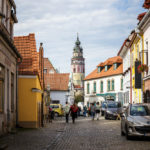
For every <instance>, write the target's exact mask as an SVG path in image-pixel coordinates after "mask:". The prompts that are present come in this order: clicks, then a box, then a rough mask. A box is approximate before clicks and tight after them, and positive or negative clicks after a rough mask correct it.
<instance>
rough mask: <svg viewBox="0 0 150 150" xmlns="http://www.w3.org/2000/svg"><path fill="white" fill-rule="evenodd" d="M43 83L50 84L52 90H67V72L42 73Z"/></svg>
mask: <svg viewBox="0 0 150 150" xmlns="http://www.w3.org/2000/svg"><path fill="white" fill-rule="evenodd" d="M44 79H45V80H44V81H45V85H46V87H47V85H50V90H52V91H67V90H68V84H69V73H54V74H46V75H44Z"/></svg>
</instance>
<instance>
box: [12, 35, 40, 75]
mask: <svg viewBox="0 0 150 150" xmlns="http://www.w3.org/2000/svg"><path fill="white" fill-rule="evenodd" d="M14 44H15V46H16V47H17V50H18V51H19V53H20V54H21V56H22V63H21V64H20V65H19V74H22V75H25V74H27V75H34V74H36V75H37V74H38V72H39V57H38V55H39V54H38V52H37V49H36V41H35V35H34V34H29V36H18V37H14Z"/></svg>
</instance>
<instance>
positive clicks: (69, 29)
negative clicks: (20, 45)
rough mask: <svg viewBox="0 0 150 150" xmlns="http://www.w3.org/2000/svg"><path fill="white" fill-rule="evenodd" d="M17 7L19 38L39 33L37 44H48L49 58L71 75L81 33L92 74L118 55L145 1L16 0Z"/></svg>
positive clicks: (17, 32)
mask: <svg viewBox="0 0 150 150" xmlns="http://www.w3.org/2000/svg"><path fill="white" fill-rule="evenodd" d="M16 5H17V8H18V13H17V16H18V18H19V23H18V24H17V25H16V28H15V35H27V34H28V33H33V32H34V33H36V39H37V44H38V45H39V43H40V42H43V43H44V48H45V56H46V57H49V58H50V60H51V62H52V63H53V65H54V66H55V67H56V68H60V70H61V71H62V72H70V63H71V62H70V59H71V57H72V52H73V47H74V42H75V40H76V33H77V32H79V36H80V39H81V43H82V46H83V49H84V56H85V58H86V69H87V72H86V73H89V72H91V71H92V70H93V69H94V68H95V67H96V65H97V64H98V63H99V62H101V61H104V60H105V59H107V58H108V57H112V56H114V55H116V54H117V51H118V50H119V49H120V46H121V44H122V42H123V40H124V39H125V38H126V37H127V36H128V34H129V33H130V31H131V30H132V29H133V28H134V27H135V26H136V23H137V20H136V17H137V15H138V13H140V12H142V9H141V8H142V2H141V0H132V1H131V0H125V1H122V0H111V1H110V0H43V1H41V0H36V1H35V0H32V1H31V0H25V1H22V0H16ZM106 51H107V53H106Z"/></svg>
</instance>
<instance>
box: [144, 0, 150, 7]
mask: <svg viewBox="0 0 150 150" xmlns="http://www.w3.org/2000/svg"><path fill="white" fill-rule="evenodd" d="M143 7H144V8H146V9H149V8H150V0H145V2H144V4H143Z"/></svg>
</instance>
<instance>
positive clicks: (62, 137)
mask: <svg viewBox="0 0 150 150" xmlns="http://www.w3.org/2000/svg"><path fill="white" fill-rule="evenodd" d="M1 142H3V143H7V145H8V147H7V148H6V149H7V150H76V149H78V150H99V149H100V150H134V149H135V150H143V149H144V150H149V149H150V142H149V139H141V138H139V139H137V138H136V139H133V140H131V141H127V140H126V138H125V137H121V136H120V121H115V120H104V119H103V118H101V119H100V120H99V121H97V120H95V121H92V120H91V118H88V117H87V118H82V117H81V118H78V119H77V121H76V123H75V124H72V123H71V122H70V123H69V124H66V123H65V122H64V118H59V119H57V120H56V121H54V122H53V123H52V124H51V123H50V124H48V126H47V127H45V128H41V129H37V130H35V129H28V130H27V129H19V130H18V132H17V133H16V134H11V135H9V136H7V137H4V138H2V139H1Z"/></svg>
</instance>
